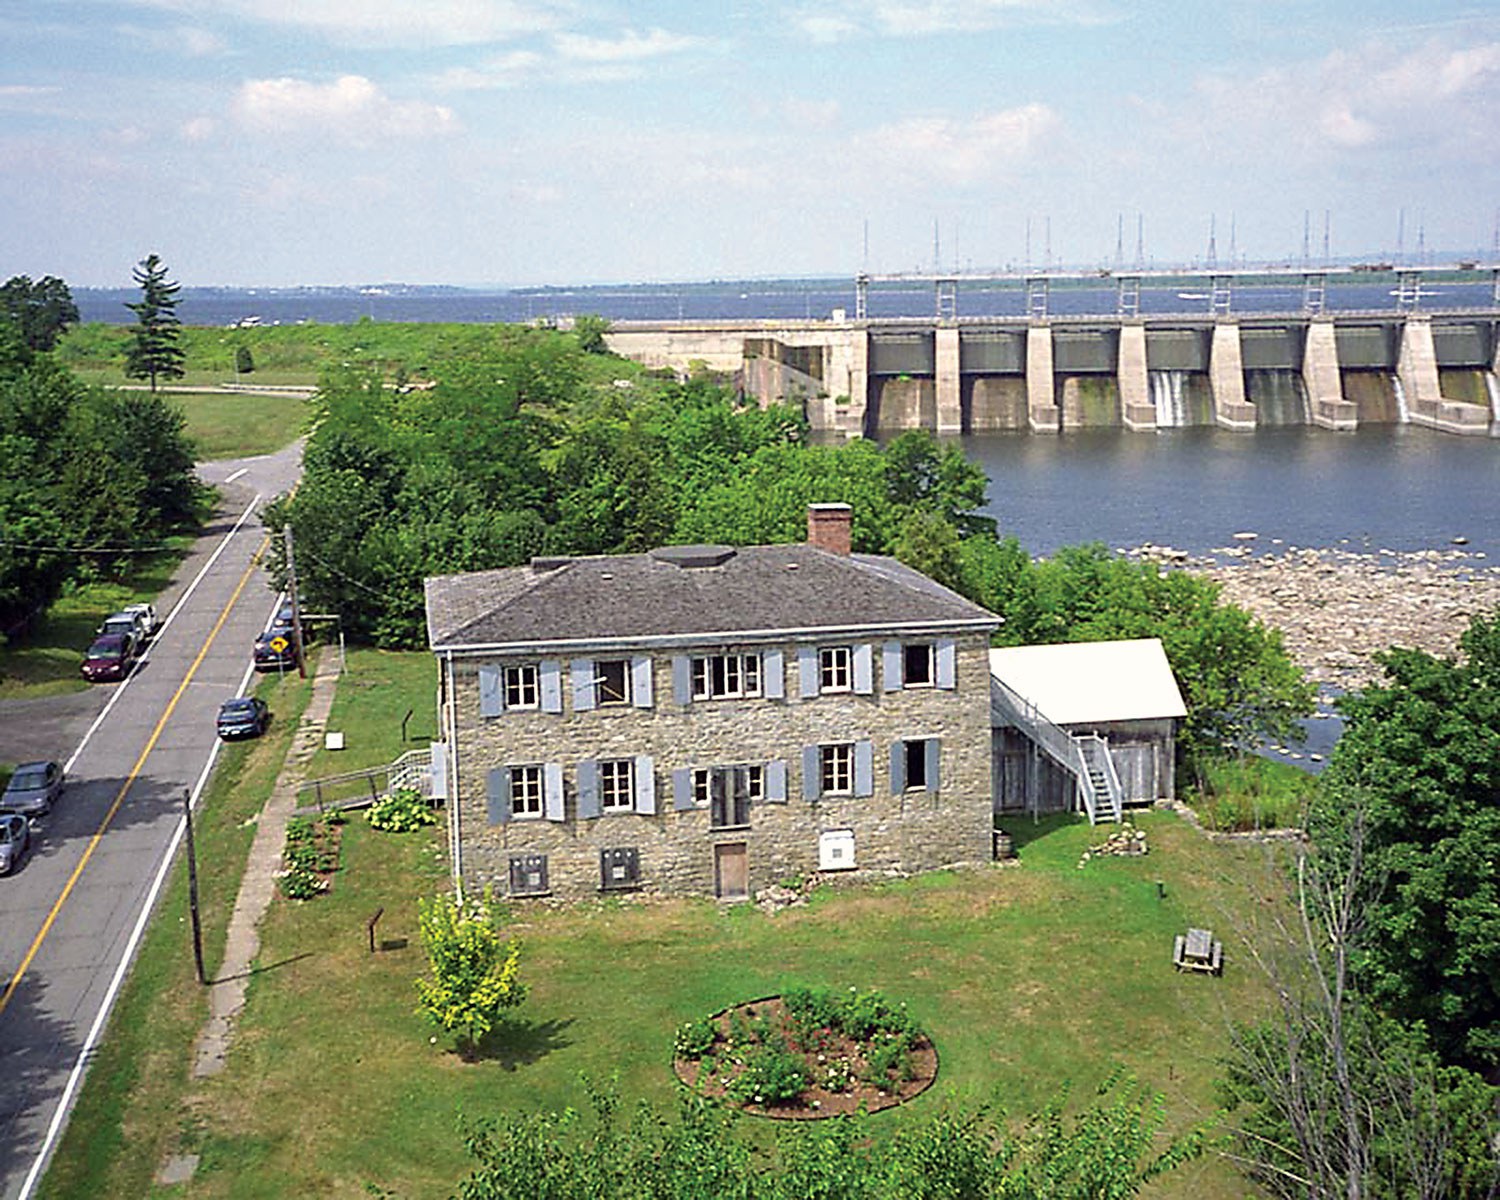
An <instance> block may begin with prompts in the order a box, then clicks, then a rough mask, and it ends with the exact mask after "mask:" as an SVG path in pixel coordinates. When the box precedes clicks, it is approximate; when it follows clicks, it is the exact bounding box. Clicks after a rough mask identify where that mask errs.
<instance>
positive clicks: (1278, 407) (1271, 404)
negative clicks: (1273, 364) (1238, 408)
mask: <svg viewBox="0 0 1500 1200" xmlns="http://www.w3.org/2000/svg"><path fill="white" fill-rule="evenodd" d="M1245 398H1246V399H1247V400H1249V401H1250V403H1251V404H1253V405H1255V423H1256V424H1257V425H1306V424H1307V422H1308V418H1307V385H1306V384H1305V383H1303V381H1302V375H1301V373H1300V372H1298V371H1293V370H1283V369H1275V370H1270V369H1261V370H1253V371H1246V372H1245Z"/></svg>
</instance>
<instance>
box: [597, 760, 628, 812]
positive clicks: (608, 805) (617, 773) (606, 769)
mask: <svg viewBox="0 0 1500 1200" xmlns="http://www.w3.org/2000/svg"><path fill="white" fill-rule="evenodd" d="M634 810H635V759H633V758H601V759H600V760H599V811H600V812H606V813H618V812H633V811H634Z"/></svg>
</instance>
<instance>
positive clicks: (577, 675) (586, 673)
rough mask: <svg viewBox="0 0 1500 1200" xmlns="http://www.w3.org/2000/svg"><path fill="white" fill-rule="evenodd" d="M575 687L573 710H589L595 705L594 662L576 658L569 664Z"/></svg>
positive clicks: (571, 678) (573, 686)
mask: <svg viewBox="0 0 1500 1200" xmlns="http://www.w3.org/2000/svg"><path fill="white" fill-rule="evenodd" d="M568 676H569V679H570V680H571V683H572V689H573V711H574V712H587V711H588V710H589V709H591V708H593V707H594V662H593V660H592V659H588V658H575V659H574V660H573V661H572V663H570V664H569V666H568Z"/></svg>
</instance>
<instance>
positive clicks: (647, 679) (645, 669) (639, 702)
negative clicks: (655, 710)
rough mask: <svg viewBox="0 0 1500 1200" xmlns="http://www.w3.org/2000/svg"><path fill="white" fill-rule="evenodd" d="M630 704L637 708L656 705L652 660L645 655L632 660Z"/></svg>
mask: <svg viewBox="0 0 1500 1200" xmlns="http://www.w3.org/2000/svg"><path fill="white" fill-rule="evenodd" d="M630 702H631V703H632V704H634V705H635V706H636V707H637V708H650V707H651V706H652V705H653V704H654V703H655V701H654V700H653V699H652V696H651V660H650V659H649V658H647V657H645V656H644V655H642V656H639V657H636V658H632V659H631V660H630Z"/></svg>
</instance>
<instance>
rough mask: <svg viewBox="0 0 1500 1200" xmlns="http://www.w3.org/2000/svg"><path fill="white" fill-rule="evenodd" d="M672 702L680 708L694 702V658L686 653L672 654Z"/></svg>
mask: <svg viewBox="0 0 1500 1200" xmlns="http://www.w3.org/2000/svg"><path fill="white" fill-rule="evenodd" d="M672 702H673V703H674V704H676V705H677V707H678V708H687V707H688V706H689V705H690V704H692V702H693V660H692V659H691V658H689V657H688V656H687V655H686V654H674V655H673V656H672Z"/></svg>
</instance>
